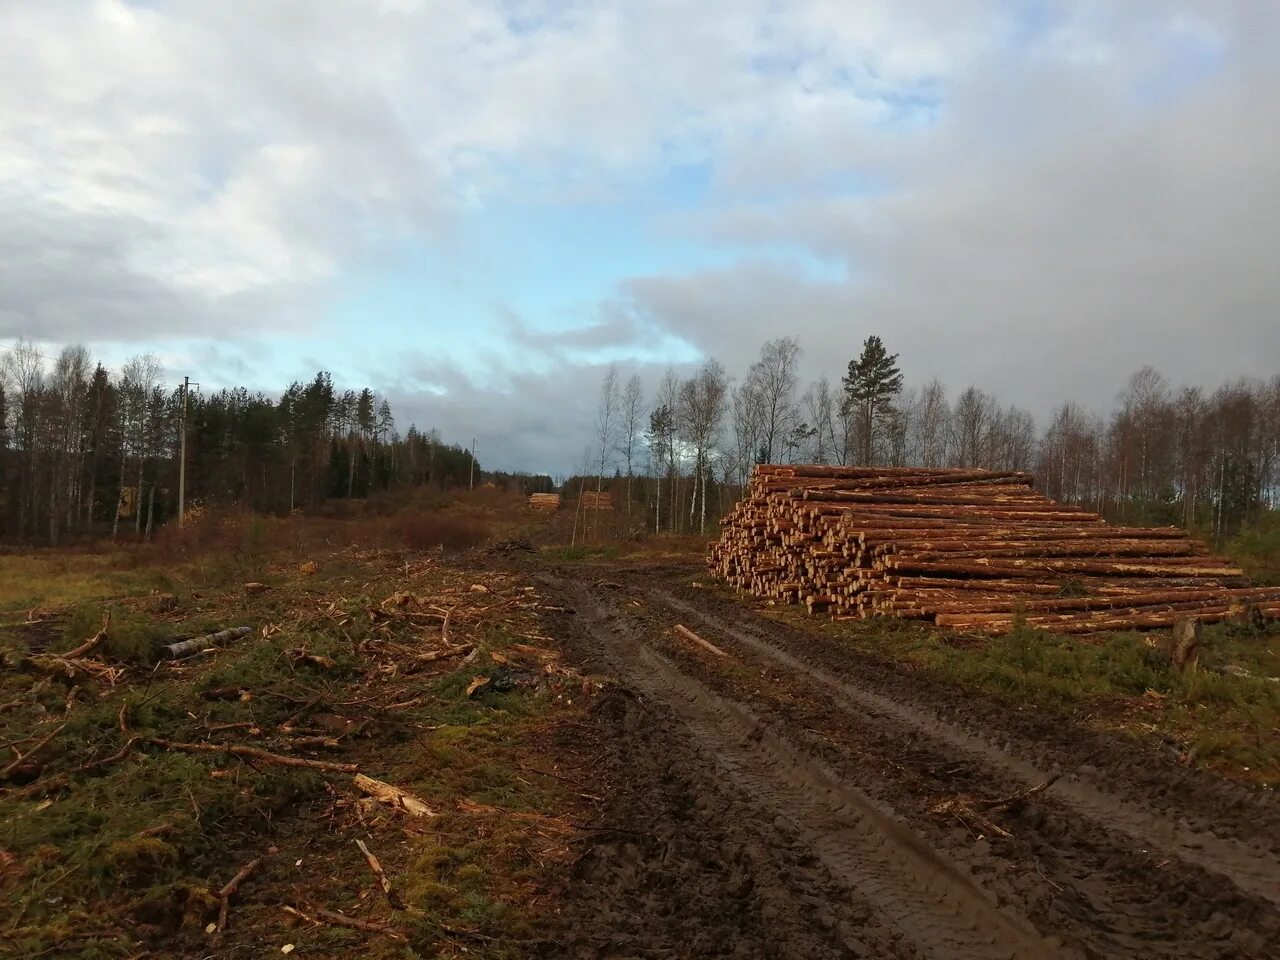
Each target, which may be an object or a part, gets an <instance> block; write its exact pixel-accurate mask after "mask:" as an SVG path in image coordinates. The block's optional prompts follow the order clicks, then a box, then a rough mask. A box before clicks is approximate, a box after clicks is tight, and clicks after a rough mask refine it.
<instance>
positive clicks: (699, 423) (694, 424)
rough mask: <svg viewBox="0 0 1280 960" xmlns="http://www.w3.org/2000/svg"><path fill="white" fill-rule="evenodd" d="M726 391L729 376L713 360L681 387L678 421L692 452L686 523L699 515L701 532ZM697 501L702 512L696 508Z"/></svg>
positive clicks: (703, 529)
mask: <svg viewBox="0 0 1280 960" xmlns="http://www.w3.org/2000/svg"><path fill="white" fill-rule="evenodd" d="M728 393H729V384H728V378H727V377H726V376H725V372H724V367H722V366H721V365H720V363H719V362H718V361H716V360H708V361H706V362H705V363H704V364H703V365H702V367H701V369H700V370H699V371H698V373H697V374H696V375H695V376H694V377H693V378H692V379H691V380H688V381H686V382H685V383H684V384H683V385H682V386H681V388H680V412H679V416H678V421H679V423H680V424H681V427H682V433H683V434H684V437H685V438H686V439H687V440H688V442H689V444H690V446H692V447H693V453H694V468H693V490H692V496H691V498H690V501H689V523H690V526H692V525H693V519H694V517H695V516H700V520H699V524H698V528H699V530H701V531H702V532H703V533H705V532H706V527H707V475H708V474H709V473H710V472H711V468H712V456H713V448H714V445H715V441H716V438H717V436H718V434H719V432H720V425H721V422H722V421H723V419H724V414H725V409H726V407H727V406H728ZM699 502H701V506H702V509H701V514H699V513H698V510H697V508H698V504H699Z"/></svg>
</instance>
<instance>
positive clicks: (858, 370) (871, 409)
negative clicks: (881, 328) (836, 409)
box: [842, 335, 902, 465]
mask: <svg viewBox="0 0 1280 960" xmlns="http://www.w3.org/2000/svg"><path fill="white" fill-rule="evenodd" d="M842 382H843V383H844V409H845V413H846V414H850V413H852V414H854V415H856V416H857V418H858V422H859V424H860V426H861V436H860V438H859V439H860V441H861V454H862V462H863V463H864V464H868V465H870V464H871V461H872V459H873V456H874V453H875V443H874V436H875V428H876V423H877V420H878V419H879V418H881V417H883V416H884V415H885V414H886V413H888V412H889V411H890V410H891V409H892V405H893V398H894V397H896V396H897V395H898V394H899V393H900V392H901V391H902V371H901V370H899V369H898V355H897V354H896V353H894V354H890V353H889V352H888V351H886V350H885V348H884V343H883V342H882V341H881V340H880V338H879V337H877V336H874V335H873V336H870V337H867V339H866V340H865V341H864V342H863V344H862V354H861V356H859V357H858V359H856V360H850V361H849V372H848V373H846V374H845V376H844V378H843V380H842Z"/></svg>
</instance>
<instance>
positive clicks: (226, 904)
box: [217, 857, 262, 933]
mask: <svg viewBox="0 0 1280 960" xmlns="http://www.w3.org/2000/svg"><path fill="white" fill-rule="evenodd" d="M261 863H262V858H261V857H254V858H253V859H252V860H250V861H249V862H248V863H246V864H245V865H244V866H243V867H241V868H240V872H239V873H237V874H236V875H235V876H234V877H232V878H231V882H230V883H228V884H227V885H226V886H225V887H223V888H222V889H221V890H219V891H218V899H219V900H220V901H221V903H219V904H218V927H217V930H218V933H221V932H222V931H223V930H225V929H227V911H228V910H230V909H231V898H232V897H233V896H234V895H235V892H236V890H238V889H239V888H240V884H241V883H242V882H244V881H245V880H247V879H249V875H250V874H251V873H253V871H255V870H257V869H258V866H259V865H260V864H261Z"/></svg>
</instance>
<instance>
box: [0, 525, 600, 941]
mask: <svg viewBox="0 0 1280 960" xmlns="http://www.w3.org/2000/svg"><path fill="white" fill-rule="evenodd" d="M14 559H15V558H4V560H5V561H6V562H13V561H14ZM88 559H89V561H91V562H86V563H85V565H84V568H83V570H84V571H90V572H92V575H93V576H94V577H97V578H98V579H97V580H96V581H89V580H85V579H82V577H81V574H82V569H81V567H80V561H81V558H79V557H77V558H75V562H74V563H69V564H68V565H67V566H66V567H65V568H60V567H58V566H57V565H56V564H53V565H50V564H49V563H48V562H46V561H42V563H43V564H44V565H42V566H38V567H36V568H32V569H35V570H36V579H35V580H33V581H31V582H30V583H29V587H28V590H29V592H28V593H27V595H26V596H25V597H24V601H23V602H27V601H28V600H29V601H30V602H31V603H32V605H33V606H35V605H39V606H42V607H55V606H57V607H59V610H58V617H57V619H56V620H54V621H48V622H41V623H37V624H22V623H21V622H19V623H16V624H13V625H11V626H9V627H0V655H3V658H4V660H5V662H6V664H7V665H8V666H9V667H10V669H6V670H4V671H3V672H0V704H3V705H5V709H3V710H0V745H3V746H0V767H4V766H5V765H7V764H8V763H9V762H10V760H11V759H16V754H17V752H18V751H23V752H25V751H26V750H29V749H30V748H31V746H32V745H33V744H34V743H35V742H36V741H38V740H39V739H40V738H42V737H43V736H44V735H46V734H48V733H50V732H52V731H54V730H55V729H57V728H58V727H61V728H62V729H61V730H60V732H58V733H57V735H56V737H55V738H54V739H53V740H52V741H51V742H50V744H49V746H48V747H46V748H44V750H43V752H42V753H41V754H39V755H36V756H35V757H34V758H33V760H32V761H30V762H29V763H28V764H27V767H26V768H23V767H22V766H21V765H20V766H19V768H18V769H17V771H16V773H15V775H14V776H12V777H11V778H10V779H9V781H8V782H7V783H5V784H2V785H0V866H3V872H0V916H2V917H3V918H4V919H0V955H8V956H24V957H25V956H36V955H40V956H66V957H72V956H74V957H86V958H99V957H101V958H117V957H124V956H130V955H133V954H136V953H138V952H139V950H153V951H159V952H160V953H163V954H165V955H206V954H210V953H217V954H218V955H227V956H232V955H245V956H247V955H261V952H262V949H263V947H264V945H265V946H267V948H268V951H269V952H274V951H275V950H277V949H278V947H279V946H280V945H282V944H283V943H285V942H293V943H295V944H296V945H297V947H298V950H299V952H300V953H303V954H305V955H311V956H345V955H349V954H351V953H353V952H359V953H361V954H362V955H365V956H368V957H370V958H378V957H392V956H395V957H403V956H415V955H424V956H425V955H432V956H434V955H438V954H440V953H446V954H450V955H451V954H453V953H455V952H457V951H458V950H460V949H462V948H465V950H466V952H468V953H469V954H470V955H472V956H477V957H494V958H497V957H509V956H517V955H522V954H521V951H522V950H524V949H525V948H524V947H522V946H520V945H519V944H518V943H514V942H513V941H521V940H525V939H529V938H531V937H534V936H535V935H536V929H535V922H534V917H535V911H534V910H533V909H532V906H531V905H532V904H533V903H534V902H536V899H537V898H538V897H540V896H545V894H546V891H547V888H548V885H549V884H552V883H554V882H555V878H556V877H557V875H558V873H557V871H558V870H559V869H560V867H561V865H563V866H565V867H566V868H567V863H568V859H569V852H570V847H569V844H568V842H567V841H566V836H567V834H568V832H569V831H570V828H567V827H565V826H564V825H563V824H561V823H560V821H559V820H558V819H556V818H557V817H560V816H563V815H564V814H565V812H566V810H570V809H575V807H574V805H575V804H579V805H580V804H581V801H580V800H577V799H575V798H574V796H573V794H572V791H569V792H566V791H567V788H566V787H565V786H564V784H563V783H562V782H561V780H559V779H558V778H556V777H554V776H540V775H537V774H536V773H532V772H530V770H532V769H534V768H538V767H541V768H543V769H545V768H547V767H551V766H553V765H554V764H555V763H556V753H555V751H554V750H550V749H549V746H548V745H549V743H551V742H553V739H554V738H553V734H554V731H555V730H556V729H558V726H557V725H558V724H559V723H560V722H561V721H562V720H563V719H566V718H572V717H576V716H577V715H578V713H579V711H580V709H581V707H574V706H571V705H570V701H571V700H573V699H575V698H574V697H572V696H568V695H565V694H564V693H563V692H562V690H561V687H562V686H563V685H564V684H566V683H568V684H569V685H570V687H569V689H571V690H573V691H576V690H577V689H578V687H579V686H580V684H581V682H582V681H581V678H576V677H570V676H569V675H568V674H565V675H563V676H561V675H558V674H554V673H553V674H547V673H545V672H543V671H542V670H540V669H533V668H532V666H531V668H530V669H528V670H525V671H523V672H521V673H520V677H521V678H522V682H521V683H520V684H519V685H518V686H516V688H515V689H512V690H510V691H507V692H497V691H488V690H486V689H482V690H481V691H479V692H477V693H476V694H475V695H474V696H468V693H467V687H468V685H469V684H470V683H471V682H472V680H473V679H474V678H475V677H476V676H477V675H484V674H487V673H489V672H490V671H492V670H494V669H495V668H496V667H497V666H498V658H503V659H507V660H512V659H513V658H517V659H518V657H519V656H520V653H519V652H518V651H516V652H513V651H512V649H511V645H512V644H513V643H517V642H521V641H522V636H523V635H525V634H529V635H537V634H540V633H542V628H541V627H540V625H539V623H538V621H537V616H538V615H537V613H536V612H535V611H534V610H533V609H532V608H531V607H526V606H524V605H522V604H521V603H520V602H519V600H520V597H521V596H522V593H521V590H520V586H521V585H520V583H519V582H518V581H517V580H516V579H515V578H514V577H513V576H512V575H509V574H499V573H493V572H486V571H472V572H464V571H461V570H458V569H456V568H455V567H453V566H452V565H451V564H450V563H448V562H446V561H444V560H442V559H440V558H439V557H438V556H437V555H436V554H435V553H434V552H432V553H431V554H430V555H429V558H428V557H427V556H424V555H422V554H416V553H414V552H412V551H409V552H403V551H399V552H390V551H385V550H383V551H371V552H365V553H353V552H352V551H350V550H346V551H343V552H341V553H332V554H314V555H311V556H309V557H308V559H312V560H314V561H315V566H316V572H314V573H309V574H304V573H303V572H302V571H301V569H300V567H299V565H298V561H299V559H300V558H299V557H298V556H296V555H288V554H285V555H281V554H280V553H279V552H278V551H276V550H273V549H272V548H271V547H270V546H263V547H262V548H261V549H258V548H256V547H255V548H254V550H253V560H252V566H251V567H249V568H247V569H250V570H251V571H252V572H253V573H254V574H256V575H257V576H259V577H260V578H261V580H262V582H265V583H267V584H269V586H270V588H269V589H267V590H265V591H262V592H253V593H251V592H246V591H245V590H243V589H242V588H241V587H240V584H239V581H238V579H237V578H236V576H229V575H228V574H227V571H225V570H223V569H221V568H217V567H216V557H207V556H203V555H197V556H193V557H189V558H188V560H187V566H186V567H185V568H184V572H183V575H182V577H181V578H174V579H173V581H172V583H173V584H174V585H173V591H174V595H173V596H172V597H169V598H164V597H155V596H151V595H148V594H147V592H146V591H147V590H148V589H149V587H148V583H150V582H151V578H150V576H149V574H148V573H147V572H146V571H142V572H139V571H131V570H126V571H120V570H115V569H112V567H111V566H110V563H109V561H107V560H102V561H100V562H99V561H98V558H88ZM237 574H238V571H237ZM476 582H481V583H484V584H486V585H487V587H488V588H489V592H488V593H474V592H472V591H471V590H470V585H471V584H472V583H476ZM121 588H125V589H129V588H132V589H133V591H134V596H133V597H131V598H127V599H124V600H120V601H117V602H113V603H111V604H110V607H111V614H112V615H111V623H110V627H109V629H108V634H107V639H106V640H105V641H104V642H103V644H102V645H101V646H99V647H98V648H97V649H96V650H95V651H94V652H93V655H92V656H93V659H94V662H95V663H99V664H102V665H103V667H110V668H111V669H112V670H113V671H118V672H119V673H118V674H113V675H112V677H111V678H110V679H106V678H104V677H95V676H92V675H88V676H81V675H77V676H76V677H75V678H63V677H60V676H53V677H49V676H46V675H45V674H44V673H43V672H42V670H41V669H40V667H39V665H38V661H39V659H40V658H39V657H38V656H35V655H36V654H46V653H57V652H65V651H66V650H69V649H71V648H72V647H74V646H75V645H76V644H77V643H79V642H80V641H82V640H83V639H85V638H86V637H88V636H91V635H92V634H93V633H94V632H96V631H97V630H98V629H99V627H101V625H102V621H103V613H104V604H103V603H102V602H100V601H95V600H94V599H93V597H94V596H101V595H109V596H111V595H115V594H116V593H117V592H118V591H119V590H120V589H121ZM401 594H408V595H410V596H412V597H417V598H420V599H419V600H415V601H412V602H411V603H410V605H409V606H407V607H406V606H404V605H402V604H401V603H400V602H399V601H397V600H396V599H395V598H396V596H398V595H401ZM499 599H501V600H502V601H505V602H504V603H503V605H502V606H501V607H500V610H501V614H500V616H495V617H492V618H491V617H487V616H485V615H482V614H481V613H479V612H476V611H480V610H481V609H482V608H483V607H484V606H485V604H486V603H488V602H492V601H498V600H499ZM419 604H423V605H425V606H419ZM439 605H444V608H446V609H447V608H449V607H452V608H453V609H454V613H453V616H452V618H451V626H450V633H451V636H452V639H453V641H454V642H455V643H464V642H466V643H473V644H475V645H476V648H477V652H476V654H475V657H474V659H473V660H471V661H470V662H464V661H462V660H461V659H460V658H456V657H455V658H454V659H446V660H442V661H438V662H437V661H433V662H432V663H431V664H430V665H429V666H428V667H426V668H423V669H420V670H417V671H416V672H409V667H408V666H407V659H406V658H409V659H411V658H412V657H413V656H414V655H415V653H414V651H416V650H420V649H426V650H433V649H437V648H438V644H439V637H440V628H439V625H438V621H433V620H432V618H431V616H430V614H424V615H420V616H413V617H410V616H407V615H404V613H403V611H405V610H410V609H411V610H426V611H429V610H431V609H433V608H434V606H439ZM240 624H245V625H249V626H252V627H253V628H254V633H253V634H252V635H251V636H250V637H249V638H246V639H244V640H242V641H238V642H236V643H234V644H231V645H229V646H227V647H226V649H223V650H220V651H216V652H214V653H212V654H210V655H207V656H203V657H198V658H196V659H194V660H192V661H189V662H187V663H185V664H183V665H181V666H177V667H175V666H172V665H169V664H165V663H163V662H158V661H157V654H156V651H157V648H158V646H159V645H160V644H161V643H163V642H166V641H169V640H171V639H173V638H174V637H175V636H182V635H191V634H200V633H205V632H209V631H211V630H213V629H217V628H220V627H226V626H232V625H240ZM530 642H532V641H530ZM504 651H505V654H504ZM495 655H496V658H495ZM33 657H34V659H33ZM513 662H515V661H514V660H513ZM122 725H123V726H122ZM299 736H313V737H314V736H328V737H331V738H333V740H334V741H336V742H335V743H334V744H333V745H332V746H330V747H320V748H315V749H298V748H295V747H294V746H292V745H291V744H292V743H293V742H294V738H296V737H299ZM150 737H157V738H163V739H166V740H171V741H180V742H214V743H234V744H247V745H252V746H256V747H259V748H261V749H265V750H268V751H271V752H278V753H286V754H292V755H298V756H304V757H313V758H317V759H325V760H338V761H342V762H353V763H357V764H358V765H359V766H360V768H361V770H362V771H363V772H366V773H368V774H369V775H370V776H374V777H376V778H378V779H381V780H385V781H387V782H389V783H394V784H396V785H397V786H400V787H401V788H403V789H406V790H409V791H411V792H413V793H415V794H417V795H418V796H420V797H422V798H423V799H424V800H425V801H426V802H427V803H428V804H429V805H430V806H432V807H433V808H434V809H435V810H436V811H437V812H438V813H439V814H440V815H439V816H438V817H437V818H435V819H433V820H431V821H429V823H428V822H422V821H412V820H410V819H408V818H406V817H404V816H403V815H400V814H396V813H394V812H392V811H389V810H387V809H385V808H382V807H379V806H377V805H376V804H371V803H370V802H368V801H366V800H363V799H361V797H360V796H359V795H358V794H357V793H356V792H355V791H354V789H353V788H352V787H351V786H350V782H349V781H350V778H349V776H345V775H341V774H333V773H329V772H323V771H317V770H314V769H301V768H299V769H295V768H290V767H283V766H277V765H274V764H270V763H262V762H259V761H255V760H252V759H245V758H240V757H235V756H232V755H230V754H227V753H221V752H220V753H213V754H206V753H186V752H179V751H173V750H168V749H164V748H161V747H158V746H156V745H153V744H150V743H148V742H146V740H145V738H150ZM132 738H143V739H141V740H137V741H135V742H134V747H133V750H132V752H131V753H129V754H128V755H126V756H123V757H122V758H120V759H118V760H117V761H116V762H113V763H109V764H106V765H104V766H102V767H101V768H98V769H91V770H88V771H85V770H81V769H80V768H82V767H84V766H85V765H86V764H90V763H92V762H94V761H97V760H102V759H103V758H107V757H111V756H112V755H113V754H116V753H118V751H120V750H121V748H123V747H125V746H126V744H127V743H128V742H129V741H130V740H131V739H132ZM59 778H65V785H63V786H59V783H60V782H62V781H61V780H60V779H59ZM459 804H468V805H469V806H466V807H465V809H463V808H461V807H460V806H459ZM356 837H360V838H363V839H365V840H366V841H367V842H368V843H369V845H370V847H371V848H372V849H373V850H374V851H375V852H376V853H377V855H378V856H379V858H380V859H381V860H382V863H383V865H384V867H385V868H386V869H387V871H388V873H389V874H390V875H391V876H392V877H393V879H394V882H395V883H396V885H397V888H398V889H399V890H400V892H401V894H402V895H403V896H404V899H405V901H406V903H407V907H408V909H406V910H391V909H390V908H389V906H388V904H387V903H385V902H384V898H383V896H382V893H381V890H380V889H379V888H377V887H376V885H375V884H374V881H373V877H372V875H371V874H370V873H369V871H368V868H367V866H366V864H365V862H364V859H363V856H362V855H361V854H360V853H359V851H358V850H356V848H355V846H354V844H353V839H354V838H356ZM254 857H262V858H263V866H262V867H261V868H260V869H259V871H258V872H257V873H255V874H254V875H253V877H252V878H251V879H250V880H249V881H246V883H245V885H244V886H243V888H242V892H241V894H239V895H238V896H237V898H236V901H235V903H234V905H233V910H232V920H233V923H232V927H231V929H230V930H229V932H228V934H227V935H226V936H225V937H224V938H221V939H219V938H212V937H210V935H209V934H207V933H206V932H205V927H206V925H207V924H208V923H209V922H210V921H211V920H212V919H213V918H214V917H215V916H216V914H217V906H218V902H217V898H216V891H217V890H218V889H219V887H220V886H221V885H222V884H223V883H225V882H226V881H227V880H228V879H229V878H230V877H231V876H232V875H233V874H234V873H235V872H236V870H237V869H238V868H239V867H240V866H242V865H243V864H244V863H246V862H247V861H248V860H250V859H252V858H254ZM303 903H315V904H318V905H323V906H326V907H328V908H329V909H333V910H338V911H340V912H343V913H346V914H348V915H350V916H357V917H360V918H362V919H371V920H375V921H377V922H385V923H390V924H392V925H394V926H395V927H397V928H398V929H401V930H402V931H403V932H405V934H406V935H407V936H408V937H409V940H408V943H407V945H404V944H397V943H396V942H395V941H392V940H389V939H387V938H385V937H378V936H372V937H371V936H370V935H368V934H366V933H363V932H361V931H356V930H347V929H342V928H334V927H328V926H322V927H313V926H307V925H303V926H297V927H295V928H292V929H290V927H289V919H288V917H287V916H285V915H283V914H282V912H281V907H282V906H283V905H299V904H303ZM446 928H448V930H453V931H455V932H454V933H453V934H450V933H449V932H447V930H446ZM457 931H463V933H458V932H457ZM486 937H493V938H495V939H494V940H488V939H485V938H486ZM458 938H461V939H458ZM236 951H239V952H238V953H237V952H236Z"/></svg>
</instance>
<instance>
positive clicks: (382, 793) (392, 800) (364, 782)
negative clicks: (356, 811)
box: [351, 773, 439, 817]
mask: <svg viewBox="0 0 1280 960" xmlns="http://www.w3.org/2000/svg"><path fill="white" fill-rule="evenodd" d="M351 782H352V783H353V784H354V785H355V788H356V789H357V790H359V791H361V792H362V793H367V794H368V795H369V796H371V797H373V798H374V799H375V800H378V801H380V802H382V803H385V804H387V805H388V806H391V807H395V808H396V809H397V810H403V811H404V812H405V813H407V814H409V815H410V816H413V817H435V816H439V814H437V813H436V812H435V811H434V810H432V809H431V808H430V807H429V806H427V804H426V803H425V802H424V801H423V800H421V799H420V798H418V797H415V796H414V795H413V794H412V793H409V792H408V791H407V790H401V789H400V788H399V787H395V786H392V785H391V784H389V783H383V782H382V781H381V780H375V779H373V777H366V776H365V775H364V774H363V773H357V774H356V775H355V777H354V778H353V779H352V781H351Z"/></svg>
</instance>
